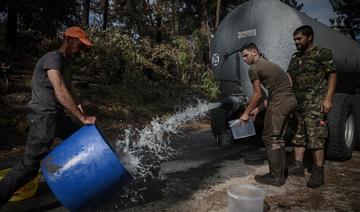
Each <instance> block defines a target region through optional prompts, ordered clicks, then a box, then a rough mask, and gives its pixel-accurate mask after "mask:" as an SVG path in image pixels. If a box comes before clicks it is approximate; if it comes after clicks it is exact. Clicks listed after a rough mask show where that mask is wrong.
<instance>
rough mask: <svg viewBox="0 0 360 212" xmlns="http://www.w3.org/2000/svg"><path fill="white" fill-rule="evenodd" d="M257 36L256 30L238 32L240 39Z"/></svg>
mask: <svg viewBox="0 0 360 212" xmlns="http://www.w3.org/2000/svg"><path fill="white" fill-rule="evenodd" d="M252 36H256V29H250V30H246V31H241V32H238V39H240V38H246V37H252Z"/></svg>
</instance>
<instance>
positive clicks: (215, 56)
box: [211, 53, 220, 66]
mask: <svg viewBox="0 0 360 212" xmlns="http://www.w3.org/2000/svg"><path fill="white" fill-rule="evenodd" d="M211 62H212V64H213V65H214V66H217V65H219V62H220V57H219V55H218V54H216V53H215V54H213V56H212V58H211Z"/></svg>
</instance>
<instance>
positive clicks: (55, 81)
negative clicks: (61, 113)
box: [47, 69, 85, 122]
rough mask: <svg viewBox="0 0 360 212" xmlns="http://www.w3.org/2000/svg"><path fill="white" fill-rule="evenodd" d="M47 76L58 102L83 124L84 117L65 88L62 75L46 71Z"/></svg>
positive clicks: (52, 70) (53, 70)
mask: <svg viewBox="0 0 360 212" xmlns="http://www.w3.org/2000/svg"><path fill="white" fill-rule="evenodd" d="M47 74H48V77H49V80H50V82H51V84H52V86H53V87H54V91H55V95H56V98H57V99H58V100H59V102H60V103H61V104H62V105H63V106H64V107H65V108H66V109H68V110H69V111H70V112H71V113H72V114H74V116H75V117H76V118H78V119H79V120H80V121H81V122H83V120H84V119H85V116H84V114H83V113H82V112H81V111H80V110H79V108H78V107H77V105H76V103H75V101H74V99H73V97H72V96H71V94H70V92H69V90H68V88H67V87H66V85H65V81H64V78H63V76H62V74H61V73H60V72H59V71H57V70H55V69H50V70H48V71H47Z"/></svg>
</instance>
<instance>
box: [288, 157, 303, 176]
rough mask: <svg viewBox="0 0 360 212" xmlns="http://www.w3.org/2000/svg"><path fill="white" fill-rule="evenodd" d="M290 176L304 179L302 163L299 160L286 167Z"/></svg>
mask: <svg viewBox="0 0 360 212" xmlns="http://www.w3.org/2000/svg"><path fill="white" fill-rule="evenodd" d="M290 175H295V176H298V177H305V172H304V163H303V162H302V161H300V160H295V162H294V163H293V164H291V165H290V166H289V167H288V176H290Z"/></svg>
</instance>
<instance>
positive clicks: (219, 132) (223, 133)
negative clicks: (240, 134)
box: [211, 108, 234, 148]
mask: <svg viewBox="0 0 360 212" xmlns="http://www.w3.org/2000/svg"><path fill="white" fill-rule="evenodd" d="M227 116H228V112H227V111H226V110H224V109H222V108H216V109H214V110H212V111H211V130H212V132H213V134H214V136H215V138H216V141H217V143H218V145H219V146H220V147H223V148H228V147H231V145H232V143H233V140H234V139H233V136H232V133H231V130H230V128H229V123H228V120H227Z"/></svg>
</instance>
